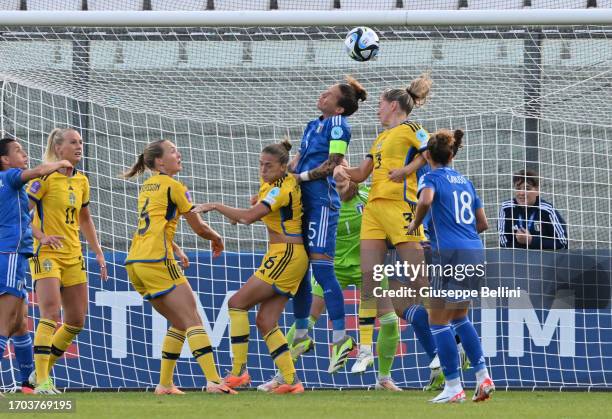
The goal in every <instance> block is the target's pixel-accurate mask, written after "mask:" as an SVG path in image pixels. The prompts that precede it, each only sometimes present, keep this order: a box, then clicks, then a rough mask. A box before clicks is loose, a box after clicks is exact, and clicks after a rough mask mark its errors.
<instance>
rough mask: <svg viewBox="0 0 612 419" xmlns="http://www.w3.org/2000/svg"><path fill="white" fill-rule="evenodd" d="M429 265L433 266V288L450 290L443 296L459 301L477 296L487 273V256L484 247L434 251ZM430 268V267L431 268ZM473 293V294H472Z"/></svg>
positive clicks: (448, 299)
mask: <svg viewBox="0 0 612 419" xmlns="http://www.w3.org/2000/svg"><path fill="white" fill-rule="evenodd" d="M430 258H431V259H429V258H426V259H429V260H428V265H429V264H431V265H435V266H436V268H431V267H429V268H431V269H432V271H431V272H430V273H431V276H430V285H431V288H432V289H433V290H436V291H443V292H447V293H448V292H450V293H452V294H451V295H447V296H445V297H441V298H443V299H444V300H446V301H448V302H451V303H457V302H462V301H470V300H471V299H473V298H476V297H477V295H474V294H478V293H479V291H480V284H481V282H482V280H483V279H484V274H485V269H484V268H485V257H484V251H483V250H482V249H459V250H456V249H455V250H440V251H436V250H434V251H432V252H431V254H430ZM429 268H428V269H429ZM470 294H471V295H470Z"/></svg>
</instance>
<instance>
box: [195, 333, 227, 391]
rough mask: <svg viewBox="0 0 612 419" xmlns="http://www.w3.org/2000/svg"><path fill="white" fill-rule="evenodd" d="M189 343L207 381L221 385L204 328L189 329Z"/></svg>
mask: <svg viewBox="0 0 612 419" xmlns="http://www.w3.org/2000/svg"><path fill="white" fill-rule="evenodd" d="M187 341H188V342H189V349H191V353H192V354H193V357H194V358H195V360H196V361H198V364H200V368H202V372H204V376H205V377H206V380H208V381H213V382H215V383H220V382H221V377H219V373H218V372H217V366H216V365H215V358H214V356H213V352H212V346H211V345H210V339H209V338H208V335H207V334H206V331H205V330H204V328H203V327H202V326H195V327H190V328H189V329H187Z"/></svg>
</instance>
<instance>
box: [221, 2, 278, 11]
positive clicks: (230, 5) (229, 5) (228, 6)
mask: <svg viewBox="0 0 612 419" xmlns="http://www.w3.org/2000/svg"><path fill="white" fill-rule="evenodd" d="M215 10H270V0H251V1H249V6H248V7H246V6H245V5H244V3H243V2H242V1H240V0H215Z"/></svg>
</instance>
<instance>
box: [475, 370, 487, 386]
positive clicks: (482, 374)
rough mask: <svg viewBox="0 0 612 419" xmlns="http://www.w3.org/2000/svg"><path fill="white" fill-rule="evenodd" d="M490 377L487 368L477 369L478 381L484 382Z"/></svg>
mask: <svg viewBox="0 0 612 419" xmlns="http://www.w3.org/2000/svg"><path fill="white" fill-rule="evenodd" d="M487 378H489V371H488V370H487V368H486V367H485V368H483V369H481V370H478V371H476V381H477V382H479V383H482V382H483V381H484V380H485V379H487Z"/></svg>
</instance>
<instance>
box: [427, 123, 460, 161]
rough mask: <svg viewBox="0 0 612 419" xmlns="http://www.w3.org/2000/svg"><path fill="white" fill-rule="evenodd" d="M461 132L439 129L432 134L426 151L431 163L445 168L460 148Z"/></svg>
mask: <svg viewBox="0 0 612 419" xmlns="http://www.w3.org/2000/svg"><path fill="white" fill-rule="evenodd" d="M462 140H463V131H462V130H460V129H458V130H455V131H454V132H451V131H450V130H448V129H441V130H438V131H436V132H435V133H433V134H432V136H431V137H430V138H429V142H428V143H427V151H429V156H430V157H431V159H432V160H433V161H435V162H436V163H438V164H441V165H443V166H446V165H447V164H448V163H449V162H450V161H451V159H452V158H453V157H455V155H456V154H457V151H459V149H460V148H461V146H462V144H461V143H462Z"/></svg>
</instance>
